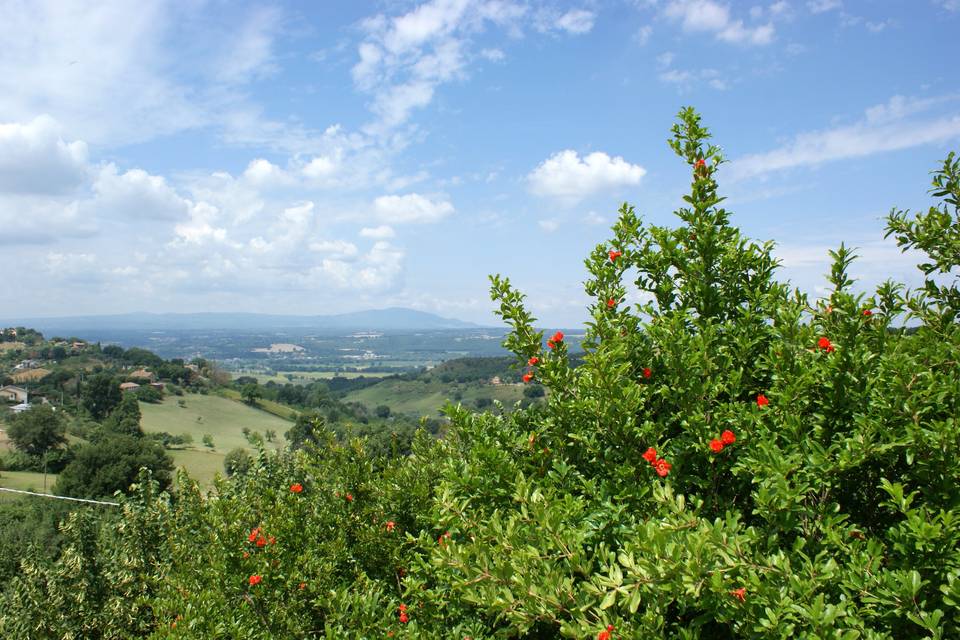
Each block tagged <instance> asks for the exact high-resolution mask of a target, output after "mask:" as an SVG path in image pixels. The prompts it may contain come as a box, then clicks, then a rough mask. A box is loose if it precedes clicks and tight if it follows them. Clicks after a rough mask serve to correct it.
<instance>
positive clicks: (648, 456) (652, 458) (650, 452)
mask: <svg viewBox="0 0 960 640" xmlns="http://www.w3.org/2000/svg"><path fill="white" fill-rule="evenodd" d="M642 457H643V459H644V460H646V461H647V462H649V463H650V464H653V463H654V462H656V461H657V450H656V449H654V448H653V447H650V448H649V449H647V450H646V451H644V452H643V456H642Z"/></svg>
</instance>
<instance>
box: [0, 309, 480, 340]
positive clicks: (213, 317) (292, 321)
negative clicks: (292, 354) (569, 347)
mask: <svg viewBox="0 0 960 640" xmlns="http://www.w3.org/2000/svg"><path fill="white" fill-rule="evenodd" d="M2 326H22V327H30V328H33V329H37V330H38V331H41V332H43V333H44V334H47V335H54V334H57V335H69V334H71V333H75V332H81V331H91V330H95V331H105V330H109V331H189V330H215V329H220V330H232V331H259V330H283V329H309V330H316V331H416V330H441V329H477V328H481V326H480V325H478V324H474V323H472V322H464V321H463V320H456V319H454V318H442V317H440V316H438V315H435V314H433V313H427V312H425V311H416V310H414V309H403V308H399V307H394V308H390V309H372V310H370V311H355V312H353V313H341V314H337V315H326V316H323V315H318V316H292V315H271V314H264V313H124V314H116V315H103V316H73V317H62V318H23V319H18V320H6V321H3V322H2Z"/></svg>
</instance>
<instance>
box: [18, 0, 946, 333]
mask: <svg viewBox="0 0 960 640" xmlns="http://www.w3.org/2000/svg"><path fill="white" fill-rule="evenodd" d="M958 32H960V0H911V1H906V0H904V1H898V0H876V1H869V0H861V1H858V2H854V1H853V0H779V1H766V2H755V3H754V2H721V1H719V0H659V1H656V0H623V1H620V2H616V1H607V2H597V1H590V0H581V1H577V2H551V1H547V0H431V1H429V2H389V3H388V2H376V3H363V2H319V3H312V2H297V3H277V4H272V3H235V2H230V3H227V2H214V1H210V2H205V1H202V0H191V1H183V2H178V3H163V2H152V1H150V0H146V1H143V2H138V3H131V2H116V3H111V2H102V3H97V4H96V5H92V4H91V3H86V2H76V3H73V2H66V1H63V0H56V1H51V2H39V1H38V2H30V3H22V2H9V1H5V0H0V41H2V42H3V43H4V46H3V48H0V273H2V274H3V277H2V278H0V317H27V316H58V315H77V314H90V313H116V312H127V311H157V312H160V311H252V312H276V313H305V314H306V313H338V312H346V311H353V310H359V309H368V308H380V307H386V306H406V307H412V308H417V309H422V310H426V311H432V312H436V313H439V314H441V315H446V316H452V317H458V318H462V319H467V320H473V321H477V322H482V323H494V322H496V321H495V319H494V317H493V315H492V314H491V309H492V304H491V303H490V301H489V299H488V295H487V286H488V283H487V275H488V274H490V273H502V274H503V275H507V276H509V277H510V278H511V279H512V280H513V281H514V282H515V283H516V284H517V285H518V286H519V287H520V288H521V289H523V290H524V291H525V292H526V293H527V294H528V296H529V302H530V307H531V310H532V311H533V312H534V314H535V315H536V316H538V317H539V318H540V319H541V320H542V322H543V323H544V324H549V325H554V326H556V325H561V326H570V325H574V324H576V323H579V322H580V321H582V320H583V319H584V317H585V312H584V307H585V305H586V303H587V300H586V298H585V297H584V294H583V292H582V282H583V281H584V280H585V278H586V272H585V270H584V267H583V262H582V260H583V258H584V257H585V256H586V254H587V253H588V252H589V251H590V250H591V249H592V247H593V246H594V245H596V244H597V243H599V242H603V241H604V239H605V238H607V237H608V236H609V226H610V224H611V223H612V222H613V220H614V216H615V213H616V210H617V208H618V207H619V204H620V203H621V202H623V201H624V200H626V201H629V202H630V203H632V204H634V205H636V207H637V209H638V211H640V212H641V213H642V214H643V215H644V217H645V218H646V219H647V220H648V221H650V222H653V223H657V224H672V221H673V216H672V211H673V210H674V209H675V208H676V207H677V206H678V204H679V203H680V197H681V195H682V194H683V192H684V190H685V189H686V187H687V186H688V184H689V169H688V167H686V166H685V165H684V164H683V163H682V162H681V161H679V159H677V158H675V157H674V156H673V155H672V152H671V151H670V150H669V148H668V147H667V145H666V143H665V141H666V138H667V137H668V131H669V128H670V126H671V125H672V123H673V120H674V117H675V114H676V113H677V111H678V110H679V109H680V108H681V107H682V106H684V105H688V104H689V105H694V106H695V107H697V108H698V109H699V110H700V111H701V112H702V113H703V115H704V119H705V122H706V124H707V125H708V126H709V127H710V128H711V129H712V131H713V133H714V136H715V141H716V142H717V143H718V144H720V145H721V146H722V147H723V148H724V150H725V154H726V156H727V158H728V159H729V160H730V162H729V163H728V164H726V165H724V167H723V168H722V170H721V172H720V177H719V179H720V183H721V190H722V192H723V193H724V194H725V195H727V196H728V197H729V202H728V204H729V208H730V209H731V210H732V211H733V212H734V218H733V219H734V222H735V223H736V224H738V225H739V226H740V227H741V228H742V229H743V230H744V232H745V233H746V234H747V235H749V236H751V237H754V238H757V239H772V240H774V241H776V242H777V245H778V248H777V254H778V255H779V256H780V257H781V259H782V260H783V263H784V266H783V269H782V271H781V277H782V278H783V279H789V280H790V281H792V282H793V283H794V284H795V285H796V286H798V287H801V288H803V289H804V290H806V291H809V292H811V293H813V294H814V295H816V294H818V293H819V292H822V285H823V274H824V272H825V271H826V269H827V259H826V253H827V250H828V249H830V248H835V247H836V246H838V245H839V243H840V242H841V241H845V242H846V243H847V244H848V245H853V246H855V247H858V248H859V253H860V254H861V256H862V257H861V259H860V260H859V261H858V262H857V263H856V265H855V267H854V270H853V271H854V274H855V275H856V276H857V277H858V278H860V286H862V287H863V288H865V289H867V288H869V287H871V286H873V285H874V284H875V283H877V282H879V281H881V280H883V279H886V278H888V277H892V278H894V279H897V280H900V281H904V282H906V283H908V284H916V283H917V282H918V281H919V280H918V274H917V272H916V270H915V269H914V268H913V264H915V260H914V258H913V257H911V256H902V255H901V254H900V253H899V251H897V249H896V248H895V247H894V246H893V245H892V243H889V242H885V241H884V240H883V217H884V216H885V215H886V213H887V212H888V211H889V210H890V209H891V208H892V207H894V206H898V207H903V208H912V209H920V208H926V207H927V206H929V205H930V204H931V200H930V198H929V196H928V194H927V188H928V185H929V171H930V170H931V169H933V168H934V167H935V166H936V165H937V163H938V162H939V161H940V160H942V158H943V157H944V156H945V155H946V153H947V152H948V151H949V150H951V149H960V64H958V61H960V39H958V38H957V37H956V34H957V33H958ZM632 298H633V300H634V301H636V300H638V299H639V298H638V297H637V296H636V295H633V296H632Z"/></svg>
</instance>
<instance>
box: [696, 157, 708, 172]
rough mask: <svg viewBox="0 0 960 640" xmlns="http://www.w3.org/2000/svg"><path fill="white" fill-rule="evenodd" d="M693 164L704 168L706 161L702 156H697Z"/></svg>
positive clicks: (698, 167)
mask: <svg viewBox="0 0 960 640" xmlns="http://www.w3.org/2000/svg"><path fill="white" fill-rule="evenodd" d="M693 166H694V167H695V168H697V169H702V168H705V167H706V166H707V161H706V160H704V159H703V158H699V159H697V161H696V162H695V163H694V165H693Z"/></svg>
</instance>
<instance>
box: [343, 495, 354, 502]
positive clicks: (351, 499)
mask: <svg viewBox="0 0 960 640" xmlns="http://www.w3.org/2000/svg"><path fill="white" fill-rule="evenodd" d="M344 497H345V498H346V499H347V502H353V494H352V493H348V494H347V495H346V496H344Z"/></svg>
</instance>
